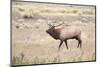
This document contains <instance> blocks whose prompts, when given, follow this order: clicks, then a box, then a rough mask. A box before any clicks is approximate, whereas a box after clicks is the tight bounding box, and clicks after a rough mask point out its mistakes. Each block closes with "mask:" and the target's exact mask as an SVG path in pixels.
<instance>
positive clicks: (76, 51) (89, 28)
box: [12, 2, 96, 64]
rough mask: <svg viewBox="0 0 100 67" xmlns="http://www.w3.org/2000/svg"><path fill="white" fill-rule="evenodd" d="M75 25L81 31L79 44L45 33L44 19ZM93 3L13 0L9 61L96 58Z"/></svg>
mask: <svg viewBox="0 0 100 67" xmlns="http://www.w3.org/2000/svg"><path fill="white" fill-rule="evenodd" d="M55 20H56V21H57V22H56V23H55V24H59V23H60V22H62V21H64V25H63V26H67V25H71V26H77V27H78V28H80V29H81V31H82V35H81V37H82V48H77V44H78V42H77V41H76V40H74V39H73V40H72V39H70V40H68V46H69V49H66V46H65V44H64V43H63V45H62V46H61V49H60V50H58V46H59V43H60V41H59V40H54V39H53V38H52V37H51V36H50V35H48V34H47V33H46V30H47V29H48V25H47V22H50V23H53V21H55ZM95 45H96V44H95V7H94V6H74V5H57V4H43V3H27V2H13V4H12V64H44V63H62V62H77V61H93V60H95Z"/></svg>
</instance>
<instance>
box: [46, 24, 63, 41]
mask: <svg viewBox="0 0 100 67" xmlns="http://www.w3.org/2000/svg"><path fill="white" fill-rule="evenodd" d="M62 24H63V23H61V24H58V25H56V26H55V25H51V24H48V26H49V29H48V30H46V32H47V33H48V34H49V35H51V36H52V37H53V38H54V39H59V35H60V32H57V30H56V29H55V27H57V26H60V25H62Z"/></svg>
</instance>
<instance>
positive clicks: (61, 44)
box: [59, 40, 63, 50]
mask: <svg viewBox="0 0 100 67" xmlns="http://www.w3.org/2000/svg"><path fill="white" fill-rule="evenodd" d="M62 43H63V41H62V40H61V41H60V44H59V50H60V47H61V45H62Z"/></svg>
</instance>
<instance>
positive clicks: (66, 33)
mask: <svg viewBox="0 0 100 67" xmlns="http://www.w3.org/2000/svg"><path fill="white" fill-rule="evenodd" d="M62 24H63V23H61V24H59V25H56V26H55V25H51V24H48V25H49V29H47V30H46V32H47V33H48V34H49V35H50V36H52V37H53V38H54V39H56V40H60V44H59V49H60V47H61V45H62V44H63V42H65V45H66V48H67V49H68V45H67V40H69V39H76V40H77V41H78V46H77V47H80V48H81V44H82V40H81V30H80V29H79V28H77V27H74V26H66V27H60V28H57V27H58V26H61V25H62Z"/></svg>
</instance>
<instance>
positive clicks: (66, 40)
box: [65, 40, 68, 49]
mask: <svg viewBox="0 0 100 67" xmlns="http://www.w3.org/2000/svg"><path fill="white" fill-rule="evenodd" d="M65 45H66V48H67V49H68V45H67V40H65Z"/></svg>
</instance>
